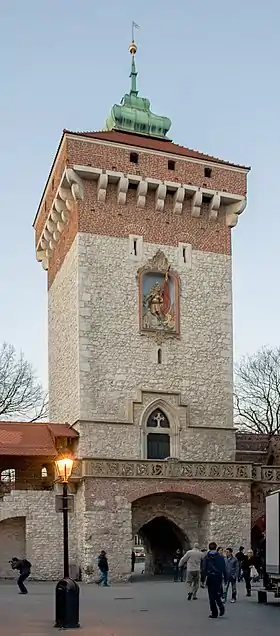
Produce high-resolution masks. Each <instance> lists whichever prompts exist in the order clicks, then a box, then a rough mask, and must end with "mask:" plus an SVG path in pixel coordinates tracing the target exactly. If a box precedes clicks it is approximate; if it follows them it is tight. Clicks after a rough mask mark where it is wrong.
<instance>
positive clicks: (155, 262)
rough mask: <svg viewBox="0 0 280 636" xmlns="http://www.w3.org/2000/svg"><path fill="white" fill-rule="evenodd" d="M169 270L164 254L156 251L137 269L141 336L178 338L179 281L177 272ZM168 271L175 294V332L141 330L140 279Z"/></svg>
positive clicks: (141, 296) (141, 293)
mask: <svg viewBox="0 0 280 636" xmlns="http://www.w3.org/2000/svg"><path fill="white" fill-rule="evenodd" d="M169 268H170V264H169V262H168V260H167V258H166V256H165V254H164V253H163V252H162V251H161V250H158V251H157V253H156V254H155V256H153V258H151V259H150V260H148V261H147V263H146V264H145V265H143V266H142V267H140V268H139V270H138V272H137V281H138V298H139V306H138V315H139V331H140V333H141V334H143V335H145V334H147V335H148V334H155V335H158V336H159V337H160V338H161V339H163V338H170V337H171V338H178V337H180V279H179V275H178V273H177V272H175V271H174V270H172V269H171V268H170V269H169ZM167 270H169V277H170V278H171V279H172V280H173V283H174V292H175V304H176V315H175V317H176V320H175V331H167V330H166V331H165V330H164V329H143V326H142V306H143V292H142V288H143V285H142V278H143V276H144V275H145V274H166V271H167Z"/></svg>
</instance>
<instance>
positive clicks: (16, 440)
mask: <svg viewBox="0 0 280 636" xmlns="http://www.w3.org/2000/svg"><path fill="white" fill-rule="evenodd" d="M56 437H78V433H77V432H76V431H74V430H73V429H72V428H70V427H69V426H67V425H66V424H49V423H44V422H9V421H7V422H0V456H1V455H18V456H19V455H21V456H31V455H32V456H34V455H38V456H48V457H55V456H56V455H57V450H56V447H55V438H56Z"/></svg>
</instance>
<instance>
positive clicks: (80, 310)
mask: <svg viewBox="0 0 280 636" xmlns="http://www.w3.org/2000/svg"><path fill="white" fill-rule="evenodd" d="M128 247H129V240H128V239H125V238H123V239H121V238H112V237H111V238H108V237H100V236H99V237H97V236H92V235H90V234H79V236H78V237H77V238H76V240H75V241H74V243H73V246H72V248H71V250H70V251H69V253H68V255H67V257H66V259H65V262H64V264H63V266H62V268H61V270H60V272H59V273H58V275H57V277H56V280H55V282H54V284H53V285H52V287H51V290H50V292H49V336H50V337H49V362H50V403H51V418H52V419H54V420H60V421H64V420H65V419H67V420H68V421H70V422H74V421H75V420H76V419H81V420H85V421H87V422H90V421H94V420H95V421H97V425H96V429H95V430H94V427H92V428H91V432H92V436H93V438H92V442H91V448H92V450H91V451H90V453H89V455H95V452H93V451H94V447H95V445H96V447H97V454H100V455H101V456H102V455H103V456H110V454H111V451H110V452H109V451H108V449H107V448H106V447H107V446H108V444H109V446H110V444H111V446H112V448H116V445H118V446H122V442H121V438H123V428H122V427H121V426H119V424H120V423H121V422H122V423H123V424H124V423H125V421H127V419H128V411H129V408H130V404H131V402H132V401H133V399H135V397H136V392H137V390H138V391H139V390H140V389H144V388H145V387H146V388H147V387H148V388H149V390H151V391H153V390H154V391H158V392H160V391H162V392H164V393H165V394H166V395H167V397H168V395H169V394H171V393H172V392H174V391H177V392H180V394H181V399H182V401H183V402H184V403H185V404H187V405H188V408H189V424H190V425H191V426H193V427H207V428H209V427H210V428H211V427H214V428H231V427H232V336H231V329H232V323H231V261H230V258H229V257H228V256H226V255H223V254H213V253H205V252H195V251H193V254H192V268H191V269H189V268H187V267H185V266H184V264H182V263H181V261H180V253H179V247H178V248H175V247H167V246H165V247H164V253H165V254H166V256H167V258H168V260H169V262H170V263H171V265H172V268H173V269H174V270H176V271H177V272H178V274H179V276H180V283H181V293H180V304H181V333H180V338H168V339H166V340H164V341H163V343H162V345H161V348H162V364H161V365H159V364H158V363H157V349H158V344H157V342H156V339H155V338H153V336H152V337H148V336H146V335H142V334H140V333H139V314H138V311H139V300H138V284H137V280H136V276H137V270H138V268H139V266H140V265H141V264H144V263H145V261H146V260H147V259H149V258H151V257H152V256H154V254H155V252H156V250H157V248H158V246H157V245H150V244H145V243H144V245H143V254H142V259H141V263H140V262H139V260H137V259H136V260H134V259H133V258H132V257H131V255H130V254H129V250H128ZM77 282H78V290H77ZM77 291H78V298H77V295H76V293H77ZM104 419H106V421H107V422H108V423H110V421H111V423H112V424H114V423H118V426H116V427H115V426H112V428H111V429H110V431H108V429H107V431H105V436H104V438H103V439H104V449H103V448H102V437H101V436H100V434H99V433H102V430H101V429H100V428H99V424H100V426H102V420H104ZM98 422H99V424H98ZM80 433H81V445H83V440H82V436H83V430H82V427H81V428H80ZM108 433H109V434H108ZM125 434H128V435H129V436H130V441H131V442H132V445H130V444H129V445H128V446H127V451H126V452H128V453H129V454H130V453H131V452H132V456H138V457H139V456H140V455H141V451H140V448H139V440H140V436H139V435H138V430H137V429H136V430H134V431H133V432H132V430H131V429H130V431H128V429H126V433H125ZM195 435H196V433H194V436H195ZM190 436H191V433H190V430H188V431H187V433H186V435H185V441H184V431H183V432H182V446H181V448H182V452H183V454H184V457H186V458H187V457H188V448H189V445H190V441H191V440H190ZM94 438H95V441H94ZM205 439H206V444H207V436H206V438H205ZM95 443H96V444H95ZM220 446H221V447H222V448H225V447H226V444H224V443H222V444H221V445H220ZM231 446H232V448H231V451H230V452H227V451H226V452H225V457H226V456H228V457H229V459H232V452H233V442H231ZM128 449H129V450H128ZM215 449H216V450H217V445H216V446H215ZM216 450H215V451H213V455H214V454H215V452H216ZM120 452H121V456H123V455H122V453H124V452H125V448H124V446H123V450H121V451H120ZM213 455H212V453H211V458H212V457H213ZM184 457H182V458H184ZM221 458H222V457H221ZM213 459H216V457H213Z"/></svg>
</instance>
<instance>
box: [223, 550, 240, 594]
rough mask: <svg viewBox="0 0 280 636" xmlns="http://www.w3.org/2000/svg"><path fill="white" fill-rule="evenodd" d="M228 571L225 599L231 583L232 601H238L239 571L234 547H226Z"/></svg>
mask: <svg viewBox="0 0 280 636" xmlns="http://www.w3.org/2000/svg"><path fill="white" fill-rule="evenodd" d="M225 562H226V571H227V584H226V588H225V594H224V601H226V599H227V594H228V590H229V586H230V585H231V602H232V603H236V578H237V571H238V560H237V558H236V557H235V556H233V549H232V548H227V549H226V556H225Z"/></svg>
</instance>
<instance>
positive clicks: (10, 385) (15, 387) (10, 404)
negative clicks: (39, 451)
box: [0, 343, 48, 422]
mask: <svg viewBox="0 0 280 636" xmlns="http://www.w3.org/2000/svg"><path fill="white" fill-rule="evenodd" d="M47 413H48V401H47V394H46V392H45V391H44V390H43V388H42V386H41V384H40V382H39V381H38V379H37V378H36V375H35V372H34V370H33V368H32V366H31V365H30V364H29V362H27V361H26V360H25V358H24V356H23V354H22V353H21V354H20V355H19V356H17V355H16V351H15V349H14V347H13V346H12V345H9V344H7V343H4V344H3V345H2V347H1V348H0V419H2V420H3V419H4V420H9V419H14V420H20V421H24V420H26V421H31V422H35V421H36V420H39V419H40V420H42V419H44V418H45V417H46V416H47Z"/></svg>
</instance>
